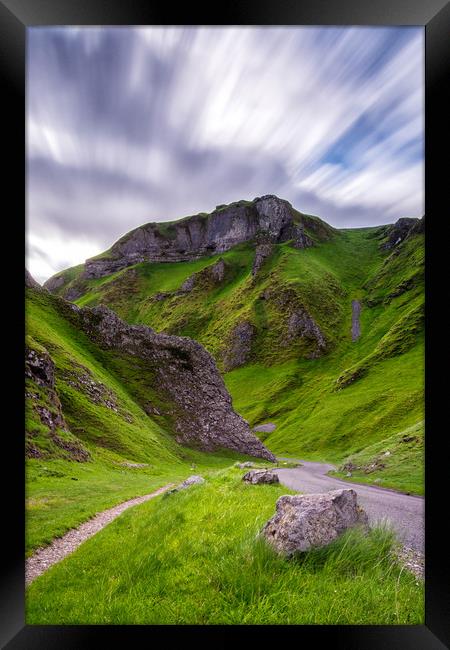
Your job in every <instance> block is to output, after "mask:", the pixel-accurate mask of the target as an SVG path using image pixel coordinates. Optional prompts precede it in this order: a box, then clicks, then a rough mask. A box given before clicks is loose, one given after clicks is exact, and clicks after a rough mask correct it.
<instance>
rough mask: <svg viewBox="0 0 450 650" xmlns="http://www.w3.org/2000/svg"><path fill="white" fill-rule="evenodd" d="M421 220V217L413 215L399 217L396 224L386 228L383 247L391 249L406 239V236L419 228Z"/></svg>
mask: <svg viewBox="0 0 450 650" xmlns="http://www.w3.org/2000/svg"><path fill="white" fill-rule="evenodd" d="M421 221H422V220H421V219H416V218H413V217H401V218H400V219H398V220H397V221H396V222H395V223H394V224H392V225H391V226H388V227H387V229H386V230H385V233H384V237H385V242H384V243H383V244H382V245H381V248H383V249H386V250H389V249H391V248H394V247H395V246H398V244H400V243H401V242H402V241H404V240H405V239H406V237H407V236H408V235H409V234H410V232H411V231H412V230H413V229H416V230H417V229H418V228H419V227H418V222H421ZM419 231H420V228H419Z"/></svg>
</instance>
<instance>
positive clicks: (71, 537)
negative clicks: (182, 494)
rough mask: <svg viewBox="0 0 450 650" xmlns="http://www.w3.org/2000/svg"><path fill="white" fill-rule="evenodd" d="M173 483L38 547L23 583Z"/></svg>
mask: <svg viewBox="0 0 450 650" xmlns="http://www.w3.org/2000/svg"><path fill="white" fill-rule="evenodd" d="M174 485H175V484H174V483H169V485H165V486H164V487H161V488H159V490H156V491H155V492H151V494H145V495H144V496H142V497H136V498H135V499H129V500H128V501H124V502H123V503H120V504H119V505H118V506H114V508H109V510H105V511H104V512H100V513H99V514H98V515H95V517H93V518H92V519H89V521H86V522H85V523H84V524H81V526H79V527H78V528H74V529H73V530H69V532H68V533H66V534H65V535H64V536H63V537H58V538H57V539H55V540H54V541H53V542H52V543H51V544H50V545H49V546H46V547H44V548H40V549H38V550H37V551H36V553H35V554H34V555H32V556H31V557H29V558H28V559H27V560H26V561H25V584H27V585H29V584H30V582H32V581H33V580H34V579H35V578H37V577H38V576H40V575H41V574H42V573H44V572H45V571H47V569H49V568H50V567H51V566H52V565H53V564H56V563H57V562H60V561H61V560H63V559H64V558H65V557H66V556H67V555H69V554H70V553H73V552H74V551H75V550H76V549H77V548H78V547H79V546H80V544H82V543H83V542H84V541H86V540H87V539H89V537H92V536H93V535H95V533H98V531H99V530H101V529H102V528H104V527H105V526H107V525H108V524H109V523H110V522H111V521H113V519H115V518H116V517H118V516H119V515H120V514H122V512H123V511H124V510H127V509H128V508H131V507H133V506H137V505H138V504H139V503H144V502H145V501H149V499H153V498H154V497H156V496H158V495H159V494H162V493H163V492H166V490H168V489H169V488H171V487H173V486H174Z"/></svg>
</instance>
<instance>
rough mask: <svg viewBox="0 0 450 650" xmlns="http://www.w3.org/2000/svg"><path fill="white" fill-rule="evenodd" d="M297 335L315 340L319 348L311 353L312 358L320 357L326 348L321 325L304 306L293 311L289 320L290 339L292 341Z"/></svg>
mask: <svg viewBox="0 0 450 650" xmlns="http://www.w3.org/2000/svg"><path fill="white" fill-rule="evenodd" d="M297 337H304V338H308V339H312V340H313V341H315V343H316V346H317V348H316V350H315V351H313V352H312V353H311V354H310V357H311V358H316V357H319V356H320V355H321V354H322V352H324V351H325V349H326V342H325V338H324V336H323V334H322V332H321V331H320V327H319V326H318V325H317V323H316V322H315V321H314V320H313V319H312V318H311V316H310V315H309V314H308V312H307V311H306V309H303V308H298V309H296V310H295V311H294V312H292V314H291V315H290V316H289V320H288V341H292V340H293V339H294V338H297Z"/></svg>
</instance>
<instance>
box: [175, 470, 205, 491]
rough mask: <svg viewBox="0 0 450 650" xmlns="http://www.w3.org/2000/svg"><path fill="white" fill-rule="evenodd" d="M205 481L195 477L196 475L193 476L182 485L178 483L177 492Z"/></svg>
mask: <svg viewBox="0 0 450 650" xmlns="http://www.w3.org/2000/svg"><path fill="white" fill-rule="evenodd" d="M204 482H205V479H204V478H203V477H202V476H197V475H196V474H193V475H192V476H190V477H189V478H187V479H186V480H185V481H183V483H180V485H179V486H178V487H177V490H185V489H186V488H188V487H191V485H195V484H196V483H204Z"/></svg>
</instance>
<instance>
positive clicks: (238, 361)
mask: <svg viewBox="0 0 450 650" xmlns="http://www.w3.org/2000/svg"><path fill="white" fill-rule="evenodd" d="M255 332H256V329H255V327H254V326H253V325H252V324H251V323H249V322H248V321H243V322H241V323H238V324H237V325H236V327H235V328H234V329H233V330H232V332H231V335H230V338H229V341H228V345H227V348H226V350H225V353H224V356H223V367H224V370H225V372H228V371H229V370H233V368H238V367H239V366H242V365H244V363H246V362H247V361H248V358H249V356H250V351H251V347H252V340H253V337H254V335H255Z"/></svg>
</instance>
